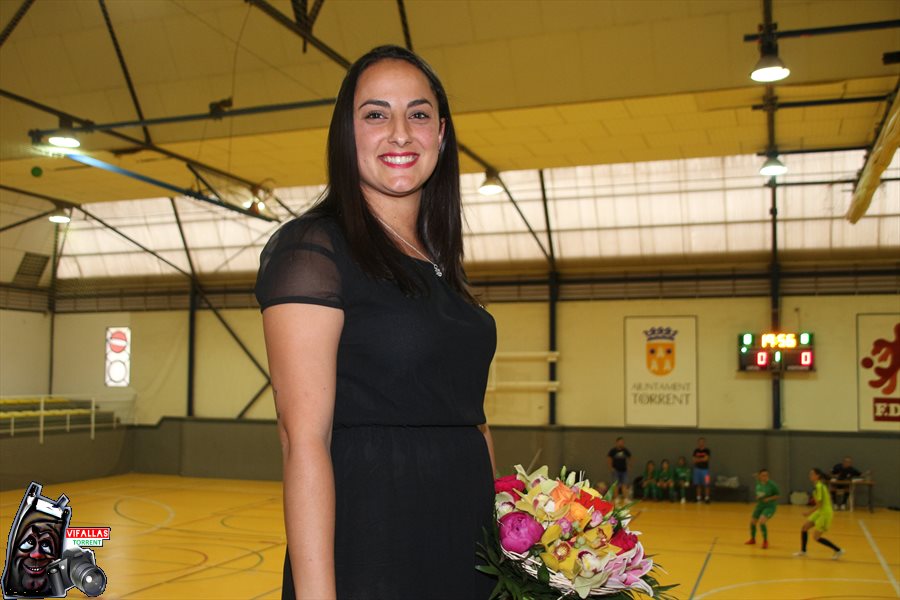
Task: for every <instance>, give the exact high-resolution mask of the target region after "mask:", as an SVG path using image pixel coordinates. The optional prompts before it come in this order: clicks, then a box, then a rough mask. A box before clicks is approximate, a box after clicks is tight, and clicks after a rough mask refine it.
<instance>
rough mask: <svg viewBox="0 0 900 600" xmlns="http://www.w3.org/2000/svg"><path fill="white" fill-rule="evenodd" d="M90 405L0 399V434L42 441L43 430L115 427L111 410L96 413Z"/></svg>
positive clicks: (67, 400) (51, 398)
mask: <svg viewBox="0 0 900 600" xmlns="http://www.w3.org/2000/svg"><path fill="white" fill-rule="evenodd" d="M42 402H43V411H42V410H41V407H42ZM92 406H93V403H92V401H91V400H79V399H71V398H66V397H62V396H44V397H41V396H19V397H8V398H0V435H9V436H16V435H27V434H38V435H39V436H40V437H41V439H43V432H45V431H72V430H74V429H91V430H92V431H93V429H94V428H97V427H116V426H117V425H118V420H117V419H116V416H115V415H114V414H113V413H112V412H111V411H101V410H96V409H94V408H92Z"/></svg>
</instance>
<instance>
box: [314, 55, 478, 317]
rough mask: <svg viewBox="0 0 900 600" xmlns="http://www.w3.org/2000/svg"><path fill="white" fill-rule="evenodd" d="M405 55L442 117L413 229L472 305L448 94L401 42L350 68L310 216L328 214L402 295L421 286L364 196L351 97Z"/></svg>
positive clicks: (357, 254) (371, 271)
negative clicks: (384, 63)
mask: <svg viewBox="0 0 900 600" xmlns="http://www.w3.org/2000/svg"><path fill="white" fill-rule="evenodd" d="M388 59H394V60H404V61H406V62H408V63H410V64H411V65H413V66H415V67H416V68H417V69H419V71H421V72H422V74H423V75H425V77H426V78H427V79H428V83H429V84H430V86H431V91H432V92H434V95H435V97H436V98H437V102H438V107H437V108H438V116H439V118H441V119H443V120H444V137H443V142H442V144H441V149H440V152H439V154H438V160H437V164H436V165H435V168H434V172H433V173H432V174H431V177H429V179H428V180H427V181H426V183H425V185H424V187H423V188H422V197H421V202H420V205H419V216H418V221H417V223H416V230H417V233H418V235H419V238H420V239H421V240H422V243H423V244H424V245H425V249H426V251H427V252H428V253H430V254H431V256H432V257H433V258H434V260H435V262H437V264H438V265H440V267H441V270H442V271H443V278H444V280H445V281H446V282H447V283H448V284H450V286H451V287H453V288H454V289H456V290H457V291H458V292H459V293H460V294H462V295H463V297H465V298H466V299H467V300H469V301H470V302H473V303H474V302H475V300H474V298H473V297H472V294H471V292H470V291H469V288H468V285H467V281H466V276H465V272H464V271H463V266H462V261H463V244H462V201H461V199H460V194H459V155H458V149H457V145H456V131H455V130H454V128H453V119H452V118H451V116H450V103H449V101H448V99H447V93H446V92H445V91H444V86H443V85H442V84H441V81H440V80H439V79H438V77H437V75H436V74H435V73H434V71H433V70H432V69H431V67H430V66H428V64H427V63H426V62H425V61H424V60H422V59H421V58H420V57H419V56H417V55H416V54H414V53H412V52H410V51H409V50H407V49H405V48H402V47H400V46H379V47H377V48H374V49H373V50H371V51H369V52H368V53H366V54H365V55H364V56H362V57H361V58H360V59H359V60H357V61H356V62H355V63H353V65H352V66H351V67H350V70H349V71H347V75H346V77H344V82H343V83H342V84H341V89H340V91H339V92H338V96H337V102H336V103H335V105H334V113H333V114H332V117H331V126H330V127H329V129H328V188H327V189H326V190H325V193H324V195H323V197H322V199H321V200H320V201H319V202H318V203H317V204H316V205H315V206H314V207H313V208H312V209H310V211H309V213H311V214H313V215H328V216H331V217H333V218H334V219H335V220H337V222H338V223H339V224H340V226H341V229H342V230H343V233H344V236H345V237H346V238H347V243H348V245H349V247H350V252H351V254H352V256H353V258H354V260H356V262H357V263H358V264H359V265H360V267H361V268H362V269H363V271H365V272H366V273H367V274H368V275H369V276H371V277H374V278H377V279H386V280H389V281H394V282H395V283H396V284H397V285H398V286H399V287H400V289H401V290H403V292H404V293H405V294H407V295H416V294H417V293H419V292H421V291H422V289H423V288H422V282H421V281H417V280H416V279H415V278H413V277H411V276H410V274H409V271H408V270H407V269H404V268H403V263H402V262H401V261H404V260H405V258H404V256H403V253H402V252H400V251H399V250H398V249H397V247H396V246H395V245H394V243H393V242H392V241H391V240H390V239H389V238H388V237H387V234H385V232H384V230H383V229H382V228H381V225H379V223H378V221H377V220H376V219H375V216H374V215H373V214H372V212H371V211H370V210H369V206H368V204H367V203H366V200H365V198H364V197H363V193H362V189H361V187H360V176H359V163H358V162H357V161H358V158H357V154H356V137H355V135H354V119H353V115H354V106H353V97H354V94H355V93H356V85H357V82H358V81H359V78H360V76H361V75H362V73H363V72H364V71H365V70H366V69H367V68H369V67H371V66H372V65H374V64H375V63H377V62H379V61H381V60H388Z"/></svg>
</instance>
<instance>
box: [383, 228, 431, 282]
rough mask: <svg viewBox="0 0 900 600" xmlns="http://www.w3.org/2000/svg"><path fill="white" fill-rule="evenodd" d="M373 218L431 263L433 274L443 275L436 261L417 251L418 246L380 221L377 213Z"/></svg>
mask: <svg viewBox="0 0 900 600" xmlns="http://www.w3.org/2000/svg"><path fill="white" fill-rule="evenodd" d="M375 218H376V219H378V221H379V222H380V223H381V224H382V225H384V226H385V227H387V230H388V231H390V232H391V233H393V234H394V235H395V236H397V239H398V240H400V241H401V242H403V243H404V244H406V245H407V246H409V247H410V248H412V251H413V252H415V253H416V254H418V255H419V256H421V257H422V260H424V261H425V262H427V263H431V266H432V267H434V274H435V275H437V276H438V277H443V276H444V272H443V271H441V268H440V267H439V266H437V263H435V262H434V261H432V260H431V259H430V258H428V257H427V256H425V255H424V254H422V253H421V252H420V251H419V249H418V248H416V247H415V246H413V245H412V244H410V243H409V242H407V241H406V240H405V239H403V236H402V235H400V234H399V233H397V232H396V231H394V229H393V228H392V227H391V226H390V225H388V224H387V223H385V222H384V221H382V220H381V218H380V217H379V216H378V215H375Z"/></svg>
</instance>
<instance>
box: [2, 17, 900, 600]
mask: <svg viewBox="0 0 900 600" xmlns="http://www.w3.org/2000/svg"><path fill="white" fill-rule="evenodd" d="M0 28H2V31H0V409H2V410H0V521H2V527H0V529H2V532H3V533H4V536H3V539H6V535H5V534H6V532H7V531H8V528H9V526H10V523H11V521H12V518H13V516H14V514H15V511H16V509H17V507H18V505H19V502H20V501H21V498H22V493H23V491H24V489H25V488H26V486H27V485H28V483H29V482H30V481H37V482H40V483H42V484H43V485H44V492H45V494H47V495H49V496H52V497H54V498H55V497H57V496H58V495H59V494H61V493H65V494H66V495H68V497H69V498H70V501H71V504H72V507H73V524H75V523H78V524H85V525H97V526H101V525H103V526H106V525H108V526H111V527H112V534H111V540H109V541H108V542H106V543H105V545H104V547H103V548H99V549H97V558H98V564H99V565H100V566H101V567H103V568H104V570H105V571H106V573H107V575H108V577H109V585H108V588H107V593H105V594H104V597H110V598H123V599H126V598H128V599H130V598H248V599H249V598H278V597H280V583H281V565H282V560H283V556H284V549H285V538H284V529H283V524H282V521H281V519H282V512H281V511H282V509H281V487H280V479H281V448H280V445H279V441H278V435H277V431H276V423H275V411H274V403H273V399H272V392H271V385H270V380H269V374H268V371H267V363H266V353H265V345H264V340H263V336H262V327H261V317H260V312H259V308H258V306H257V304H256V300H255V298H254V295H253V286H254V281H255V275H256V269H257V267H258V265H259V259H258V257H259V252H260V250H261V249H262V247H263V245H264V244H265V242H266V240H267V239H268V237H269V236H270V235H271V234H272V233H273V232H274V231H275V230H276V229H277V227H278V226H279V224H280V223H283V222H285V221H287V220H288V219H290V218H293V216H296V215H300V214H302V213H303V212H304V211H305V210H307V209H308V208H309V207H310V206H311V205H312V204H313V203H314V202H315V200H316V199H317V198H318V197H319V196H320V194H321V193H322V191H323V189H324V184H325V139H326V134H327V128H328V123H329V120H330V116H331V110H332V105H333V99H334V97H335V95H336V94H337V90H338V88H339V86H340V82H341V80H342V78H343V76H344V74H345V72H346V68H347V66H348V64H349V63H350V62H352V61H353V60H355V59H356V58H357V57H358V56H360V55H362V54H363V53H364V52H366V51H367V50H369V49H371V48H373V47H375V46H378V45H381V44H387V43H391V44H397V45H401V46H407V47H409V48H412V49H413V50H414V51H416V52H417V53H419V54H421V56H423V57H424V58H425V60H427V61H428V62H429V63H430V64H431V65H432V66H433V67H434V69H435V71H436V72H437V73H438V74H439V75H440V77H441V79H442V81H443V83H444V85H445V87H446V88H447V90H448V92H449V94H450V101H451V108H452V110H453V121H454V124H455V127H456V131H457V136H458V139H459V141H460V144H461V145H460V165H461V170H462V176H461V177H462V179H461V189H462V195H463V211H464V216H465V226H464V227H465V229H464V240H465V253H466V263H465V264H466V270H467V273H468V277H469V280H470V283H471V285H472V288H473V290H474V292H475V294H476V295H477V296H478V298H479V299H480V301H481V302H482V303H483V304H484V305H485V306H486V308H487V310H488V311H489V312H490V313H491V314H492V315H493V316H494V318H495V320H496V323H497V330H498V346H497V356H496V357H495V360H494V363H493V365H492V368H491V375H490V379H489V385H488V390H487V391H486V396H485V411H486V415H487V419H488V423H489V424H490V426H491V428H492V431H493V436H494V442H495V447H496V458H497V465H498V469H499V470H500V471H501V474H507V473H510V472H512V468H513V465H516V464H522V465H523V466H532V465H542V464H547V465H549V466H550V468H551V470H556V469H559V468H560V467H561V466H562V465H568V466H569V467H570V468H575V469H579V470H584V471H585V473H586V474H587V475H588V476H589V477H591V478H592V479H595V480H604V479H606V478H607V477H608V475H609V468H608V466H607V452H608V450H609V449H610V447H612V445H613V443H614V440H615V438H616V437H618V436H623V437H624V438H625V440H626V445H627V447H628V448H629V449H630V450H631V452H632V453H633V455H634V457H633V466H632V470H633V472H636V471H638V470H640V469H641V468H642V467H643V465H644V463H645V462H646V461H647V460H654V461H656V462H657V463H658V462H659V461H660V460H661V459H663V458H666V459H669V460H670V461H674V460H675V459H677V458H678V456H681V455H686V456H688V457H689V456H690V454H691V451H692V450H693V448H694V447H695V446H696V441H697V438H698V437H704V438H705V439H706V443H707V445H708V446H709V447H710V448H711V450H712V455H711V470H712V475H713V479H714V480H716V478H717V477H719V476H722V477H723V478H727V479H730V480H731V482H732V483H733V482H734V479H733V478H735V477H736V478H737V483H738V487H737V488H734V487H722V488H718V487H715V486H714V488H713V495H712V503H711V504H709V505H706V504H695V503H694V502H692V501H690V502H688V503H686V504H680V503H668V502H658V503H653V502H645V503H641V504H639V505H638V506H637V507H636V509H635V511H636V512H637V514H638V516H637V520H636V522H635V528H636V529H639V530H641V531H642V532H643V534H644V536H645V544H646V545H647V547H648V548H649V551H650V552H652V553H654V554H657V555H658V560H659V562H660V563H662V565H663V566H664V567H666V569H667V571H668V575H665V576H664V577H663V579H664V581H667V582H673V583H679V587H678V588H677V589H676V590H675V592H674V593H675V596H676V597H678V598H686V599H687V598H698V599H699V598H710V599H717V600H718V599H732V598H769V599H774V598H785V599H788V598H790V599H795V598H796V599H799V598H900V586H898V579H900V513H898V512H895V511H893V510H891V509H890V508H889V507H895V508H896V507H898V506H900V410H898V407H900V389H898V387H900V386H897V385H895V386H894V387H890V385H889V384H890V380H891V374H892V377H893V381H894V382H896V379H897V377H898V373H897V370H896V365H897V364H898V360H900V330H898V333H897V337H896V338H893V340H892V339H890V335H892V333H891V330H890V328H891V327H892V326H893V325H892V324H894V323H897V324H900V158H898V156H897V154H896V152H895V150H896V147H897V140H898V137H900V97H898V81H900V56H898V51H900V2H897V1H895V0H856V1H854V2H844V1H831V0H771V1H770V0H766V1H759V0H727V1H721V0H636V1H624V0H559V1H553V0H529V1H526V0H522V1H513V0H509V1H505V0H452V1H451V0H446V1H438V0H358V1H357V0H353V1H351V0H327V1H323V0H313V1H308V0H99V1H98V0H33V1H32V0H0ZM773 44H774V45H775V46H776V47H775V48H774V49H773ZM773 52H774V53H777V56H778V57H779V58H780V60H782V61H783V63H784V65H786V66H787V67H788V68H789V69H790V75H789V76H788V77H787V78H786V79H783V80H781V81H776V82H772V83H759V82H755V81H752V80H751V79H750V72H751V70H753V68H754V65H756V64H757V62H758V61H760V60H761V58H764V57H768V58H772V56H773ZM62 134H66V135H69V134H72V135H73V136H75V137H77V139H78V140H79V142H80V144H81V145H80V147H79V148H78V150H77V152H69V153H63V152H61V151H59V149H58V148H55V147H53V146H51V145H49V143H48V141H49V138H50V137H52V136H54V135H62ZM772 160H777V161H778V162H779V163H780V164H782V165H783V166H785V167H786V168H787V171H786V173H783V174H780V175H774V176H766V175H761V174H760V173H759V171H760V168H761V167H762V166H763V164H764V163H766V162H771V161H772ZM489 176H494V177H497V178H498V179H499V183H501V186H500V190H501V191H499V193H495V194H493V195H486V194H483V193H482V192H481V191H479V188H480V187H481V186H482V184H483V183H484V182H485V180H486V179H487V178H488V177H489ZM51 216H53V217H68V218H69V219H70V220H69V222H67V223H53V222H50V221H49V220H48V217H51ZM667 323H675V324H677V326H673V327H672V328H673V329H677V330H678V331H677V336H676V337H674V338H673V337H670V338H669V341H671V342H673V344H674V347H675V357H674V359H673V360H674V361H675V364H676V365H678V368H681V369H684V370H686V373H687V375H685V379H684V382H683V383H681V384H679V385H681V386H682V387H679V388H678V390H677V391H678V393H677V394H657V395H654V394H650V393H648V394H641V393H640V391H641V389H643V390H646V389H648V388H646V387H644V388H640V386H641V385H647V384H646V383H644V384H641V383H640V382H642V381H643V382H646V381H648V380H649V379H648V378H650V379H652V375H646V372H645V371H646V369H645V364H644V360H645V346H644V344H645V342H646V341H647V340H645V339H644V336H643V335H642V333H643V332H644V330H645V328H647V327H653V326H656V325H658V326H660V327H663V326H665V325H666V324H667ZM885 327H887V329H885ZM111 328H112V329H111ZM125 328H127V333H125V334H122V335H124V336H125V337H123V338H117V339H118V340H119V341H118V342H117V341H116V339H110V337H109V335H110V334H109V331H111V330H113V329H115V330H118V331H126V329H125ZM879 328H880V329H879ZM881 331H884V333H883V334H882V333H879V332H881ZM767 332H769V333H783V332H792V333H795V334H797V335H799V334H800V333H801V332H806V333H811V334H812V336H813V339H814V350H813V352H814V362H813V365H812V367H813V368H811V369H798V370H787V369H781V368H779V369H770V368H769V365H766V368H762V369H759V370H753V369H752V368H751V369H750V370H740V369H739V363H740V361H741V357H740V355H741V347H742V346H741V343H742V342H741V340H742V339H743V338H742V336H743V335H744V334H747V333H749V334H751V335H752V336H756V337H754V339H755V340H758V337H759V336H761V335H762V334H764V333H767ZM873 332H874V333H873ZM672 335H673V336H674V335H675V334H672ZM873 335H874V336H875V337H876V338H878V337H879V336H883V337H884V339H885V340H886V341H887V342H888V346H886V347H887V348H888V349H887V350H884V351H883V352H885V353H875V354H873V353H872V351H871V344H870V342H871V339H873V338H872V336H873ZM866 336H869V337H866ZM748 339H749V338H748ZM122 340H124V342H122ZM116 343H121V344H122V345H121V346H120V347H116V346H115V344H116ZM890 343H893V344H894V345H893V346H890ZM123 347H124V352H123ZM894 347H896V348H897V350H896V353H895V354H894V355H893V363H890V360H891V359H890V353H889V352H888V351H889V350H890V348H894ZM111 353H112V354H115V356H113V358H114V359H116V360H119V359H121V358H122V355H123V353H124V354H127V355H128V358H129V359H130V363H129V364H128V365H127V367H126V368H125V370H124V371H123V370H121V367H117V369H119V370H116V371H114V372H113V371H111V370H110V369H111V367H110V364H111V363H110V360H109V358H110V356H112V354H111ZM768 356H774V354H769V355H768ZM811 356H812V355H811ZM867 358H868V359H869V363H868V364H869V367H865V366H863V363H864V362H865V360H864V359H867ZM873 361H875V364H876V366H877V365H882V366H884V365H888V366H887V367H884V368H886V369H887V371H884V372H885V373H887V375H886V377H885V381H884V385H882V386H881V390H880V392H878V394H876V396H877V397H873V396H872V392H871V389H869V387H871V386H869V387H867V386H868V383H869V381H871V380H873V378H874V379H877V377H876V376H875V374H874V370H873V369H871V368H870V367H871V365H872V364H873ZM114 362H115V361H114ZM888 363H890V365H893V367H892V368H893V371H891V370H890V368H891V367H890V365H889V364H888ZM806 366H809V365H806ZM642 378H643V379H642ZM110 383H111V384H112V385H109V384H110ZM635 386H638V387H635ZM685 386H686V387H685ZM889 388H890V389H889ZM879 394H880V395H879ZM892 407H893V408H892ZM892 411H893V412H892ZM845 456H852V458H853V461H854V464H855V465H856V466H857V467H858V468H859V469H860V470H861V471H863V472H864V473H865V475H864V478H865V479H866V481H868V482H870V484H867V485H860V486H858V487H859V488H860V489H858V490H856V506H855V510H853V511H852V512H851V511H846V512H843V511H841V512H838V513H837V514H836V517H835V524H834V529H833V532H832V534H830V535H832V536H833V539H834V540H835V541H836V542H838V543H840V544H842V545H843V546H844V547H845V548H846V549H847V553H846V555H845V556H844V557H842V559H841V560H840V561H837V562H833V561H831V560H828V555H827V553H826V552H825V550H824V549H822V548H816V547H813V548H811V552H810V556H809V557H807V558H806V559H803V560H797V559H793V558H791V553H792V552H793V551H794V550H796V549H797V546H798V544H799V528H800V526H801V524H802V522H803V517H802V514H801V511H802V510H803V508H804V507H801V506H792V505H789V504H787V503H786V502H785V504H784V505H783V506H781V507H780V508H779V510H778V514H777V516H776V517H775V518H774V519H773V521H772V523H771V524H770V537H771V539H772V546H771V548H769V549H768V550H766V551H762V550H760V549H759V548H749V547H746V546H744V545H743V541H744V540H745V539H746V537H747V523H748V520H749V516H750V509H751V504H750V501H751V495H752V488H753V474H754V473H755V472H756V471H758V470H759V469H760V468H763V467H765V468H767V469H768V470H769V471H770V472H771V476H772V479H773V480H774V481H776V482H777V483H778V485H779V487H780V489H781V490H782V494H783V498H782V499H783V500H785V501H786V500H787V497H788V495H789V494H790V493H791V492H796V491H801V492H802V491H809V489H810V483H809V479H808V472H809V470H810V469H811V468H813V467H818V468H821V469H824V470H826V471H830V469H831V467H832V465H834V464H835V463H838V462H840V461H841V459H842V458H844V457H845ZM435 468H440V465H435ZM633 474H634V473H633ZM689 500H692V498H689ZM867 503H871V504H872V505H874V512H869V511H868V510H866V506H865V505H866V504H867ZM637 525H640V526H639V527H638V526H637ZM812 546H815V544H812ZM70 595H71V596H78V594H77V593H75V592H70Z"/></svg>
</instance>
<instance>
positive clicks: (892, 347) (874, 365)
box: [859, 323, 900, 421]
mask: <svg viewBox="0 0 900 600" xmlns="http://www.w3.org/2000/svg"><path fill="white" fill-rule="evenodd" d="M859 364H860V365H861V366H862V368H864V369H871V370H872V373H873V374H874V375H875V379H871V380H869V381H867V382H866V383H867V384H868V386H869V387H870V388H873V389H876V390H879V391H880V392H881V393H883V394H885V395H889V394H893V393H894V391H895V390H896V389H897V374H898V372H900V323H897V324H896V325H894V339H893V340H890V341H889V340H887V339H885V338H878V339H876V340H875V341H874V342H872V350H871V351H870V352H869V356H866V357H865V358H863V359H862V360H861V361H859ZM872 413H873V418H874V419H875V420H876V421H900V400H898V399H895V398H879V397H875V398H872Z"/></svg>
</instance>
